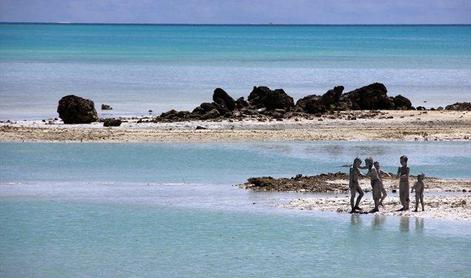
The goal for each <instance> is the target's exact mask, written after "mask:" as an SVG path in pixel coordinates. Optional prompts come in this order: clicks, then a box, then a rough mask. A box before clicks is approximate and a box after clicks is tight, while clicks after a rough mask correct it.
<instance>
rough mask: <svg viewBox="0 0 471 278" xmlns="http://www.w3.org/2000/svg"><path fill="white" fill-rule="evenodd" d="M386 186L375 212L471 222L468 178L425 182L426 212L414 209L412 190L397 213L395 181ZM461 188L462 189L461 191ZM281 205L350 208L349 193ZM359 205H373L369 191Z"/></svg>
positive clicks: (342, 210) (365, 182) (366, 207)
mask: <svg viewBox="0 0 471 278" xmlns="http://www.w3.org/2000/svg"><path fill="white" fill-rule="evenodd" d="M332 182H333V183H344V184H345V186H347V182H346V181H332ZM368 182H369V181H368V180H363V181H362V182H361V186H362V188H363V189H369V188H370V186H369V184H368ZM384 183H385V188H386V189H387V191H388V197H387V198H386V200H385V201H384V207H380V211H379V212H376V213H375V214H378V215H394V216H410V217H421V218H439V219H449V220H464V221H471V180H460V179H436V180H433V181H432V180H428V181H426V186H427V188H426V189H425V194H424V204H425V211H422V209H421V207H419V211H418V212H414V211H413V210H414V209H415V193H412V194H410V200H411V203H410V210H409V211H406V212H398V211H397V210H398V209H400V208H401V204H400V202H399V193H392V192H391V190H392V189H393V188H397V181H396V180H394V179H393V180H385V182H384ZM463 189H464V192H463ZM280 206H281V207H283V208H288V209H299V210H316V211H331V212H338V213H348V212H349V211H350V196H349V194H348V193H345V192H343V193H337V194H313V195H311V196H310V197H308V198H299V199H295V200H291V201H289V202H287V203H284V204H280ZM360 207H362V208H363V210H364V211H369V210H370V209H372V208H373V200H372V197H371V194H365V196H364V197H363V199H362V201H361V204H360Z"/></svg>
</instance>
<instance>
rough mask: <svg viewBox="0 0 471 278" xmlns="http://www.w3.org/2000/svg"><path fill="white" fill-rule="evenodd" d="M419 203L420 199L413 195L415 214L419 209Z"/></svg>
mask: <svg viewBox="0 0 471 278" xmlns="http://www.w3.org/2000/svg"><path fill="white" fill-rule="evenodd" d="M419 202H420V198H419V196H418V195H417V194H416V195H415V210H414V211H415V212H417V208H418V207H419Z"/></svg>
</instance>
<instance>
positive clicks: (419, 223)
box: [415, 217, 424, 232]
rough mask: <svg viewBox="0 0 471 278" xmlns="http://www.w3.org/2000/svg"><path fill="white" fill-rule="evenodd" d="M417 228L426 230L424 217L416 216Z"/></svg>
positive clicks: (417, 229)
mask: <svg viewBox="0 0 471 278" xmlns="http://www.w3.org/2000/svg"><path fill="white" fill-rule="evenodd" d="M415 230H416V231H420V232H422V231H423V230H424V219H423V218H419V217H416V218H415Z"/></svg>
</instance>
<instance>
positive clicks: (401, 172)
mask: <svg viewBox="0 0 471 278" xmlns="http://www.w3.org/2000/svg"><path fill="white" fill-rule="evenodd" d="M407 161H408V158H407V156H405V155H403V156H401V158H400V162H401V167H399V168H398V169H397V176H398V177H399V199H400V200H401V205H402V208H401V209H399V210H398V211H404V210H408V209H409V171H410V169H409V167H407Z"/></svg>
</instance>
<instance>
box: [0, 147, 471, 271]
mask: <svg viewBox="0 0 471 278" xmlns="http://www.w3.org/2000/svg"><path fill="white" fill-rule="evenodd" d="M470 148H471V144H469V143H459V142H401V143H383V142H375V143H372V142H313V143H305V142H303V143H257V144H252V143H237V144H169V145H167V144H18V143H2V144H0V154H1V160H0V161H1V164H0V180H1V182H0V223H2V225H1V226H0V237H1V240H0V276H2V277H25V276H26V277H28V276H34V277H64V276H81V277H84V276H85V277H96V276H102V277H103V276H105V277H129V276H139V277H146V276H147V277H156V276H158V277H288V276H290V277H313V276H347V275H352V274H353V275H355V276H363V277H364V276H377V275H380V274H381V275H382V276H395V277H397V276H421V277H429V276H430V274H431V273H433V274H434V275H436V276H447V277H450V276H454V277H466V276H467V275H469V273H470V271H471V263H470V261H471V257H470V254H471V243H470V242H471V224H470V223H467V222H456V221H445V220H431V219H419V218H410V219H409V218H400V217H380V216H376V217H375V216H372V215H354V216H351V215H343V214H336V213H317V212H312V211H311V212H308V211H297V210H287V209H281V208H277V207H276V206H277V205H278V204H279V203H282V202H284V201H287V200H289V199H290V198H296V197H298V196H300V195H306V194H300V193H290V194H280V193H255V192H247V191H244V190H241V189H239V188H237V187H234V186H232V184H234V183H238V182H243V181H244V180H245V179H246V178H247V177H248V176H251V175H261V174H263V175H279V176H286V175H287V176H289V175H294V174H297V173H305V174H316V173H320V172H326V171H334V170H345V168H342V167H340V166H341V165H342V164H344V163H348V162H349V160H351V158H352V157H354V156H355V155H360V156H362V157H364V156H365V155H367V154H370V155H372V156H374V157H375V158H377V159H379V160H380V161H384V163H383V164H384V165H385V166H386V167H388V168H390V169H393V168H394V166H395V165H396V164H397V161H396V160H397V158H398V157H399V156H400V155H401V154H403V153H407V154H408V155H409V157H410V161H411V167H412V169H413V172H414V171H422V170H427V171H426V173H429V172H430V173H434V175H436V176H443V177H461V178H469V171H468V169H469V166H470V165H471V157H470V155H469V154H470V152H469V150H470ZM307 195H309V194H307ZM419 265H420V267H418V266H419Z"/></svg>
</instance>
